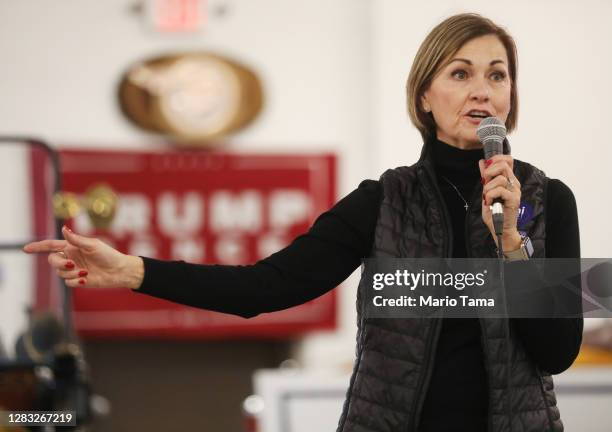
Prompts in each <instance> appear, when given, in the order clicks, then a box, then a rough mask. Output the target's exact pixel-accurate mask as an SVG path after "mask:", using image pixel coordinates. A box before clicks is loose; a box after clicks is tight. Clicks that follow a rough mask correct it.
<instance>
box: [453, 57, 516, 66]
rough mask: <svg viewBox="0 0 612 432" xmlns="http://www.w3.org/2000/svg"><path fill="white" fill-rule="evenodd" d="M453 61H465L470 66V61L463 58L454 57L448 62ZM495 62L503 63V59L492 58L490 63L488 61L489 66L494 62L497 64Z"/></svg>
mask: <svg viewBox="0 0 612 432" xmlns="http://www.w3.org/2000/svg"><path fill="white" fill-rule="evenodd" d="M454 61H461V62H464V63H467V64H469V65H470V66H472V62H471V61H470V60H468V59H464V58H454V59H452V60H451V61H449V62H448V64H451V63H452V62H454ZM497 63H502V64H503V63H504V61H503V60H499V59H497V60H493V61H491V63H489V66H493V65H494V64H497Z"/></svg>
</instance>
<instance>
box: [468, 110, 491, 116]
mask: <svg viewBox="0 0 612 432" xmlns="http://www.w3.org/2000/svg"><path fill="white" fill-rule="evenodd" d="M469 115H476V116H483V117H486V116H488V115H489V114H488V113H486V112H485V111H470V112H469Z"/></svg>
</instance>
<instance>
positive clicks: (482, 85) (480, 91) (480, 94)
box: [470, 79, 489, 102]
mask: <svg viewBox="0 0 612 432" xmlns="http://www.w3.org/2000/svg"><path fill="white" fill-rule="evenodd" d="M472 83H473V84H472V88H471V89H470V100H472V101H477V102H488V101H489V86H488V84H487V82H486V80H484V79H475V80H473V81H472Z"/></svg>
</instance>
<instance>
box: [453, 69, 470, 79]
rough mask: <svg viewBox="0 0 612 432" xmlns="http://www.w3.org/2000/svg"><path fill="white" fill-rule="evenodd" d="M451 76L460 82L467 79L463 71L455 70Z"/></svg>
mask: <svg viewBox="0 0 612 432" xmlns="http://www.w3.org/2000/svg"><path fill="white" fill-rule="evenodd" d="M451 76H453V77H455V78H458V79H460V80H463V79H466V78H467V72H466V71H464V70H463V69H457V70H456V71H454V72H453V73H452V74H451Z"/></svg>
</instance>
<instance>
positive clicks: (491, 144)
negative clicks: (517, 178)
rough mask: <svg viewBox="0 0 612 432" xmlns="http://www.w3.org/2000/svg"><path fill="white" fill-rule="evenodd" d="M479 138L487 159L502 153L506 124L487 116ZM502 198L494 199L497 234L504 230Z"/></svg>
mask: <svg viewBox="0 0 612 432" xmlns="http://www.w3.org/2000/svg"><path fill="white" fill-rule="evenodd" d="M476 134H477V135H478V139H479V140H480V142H481V143H482V146H483V148H484V156H485V159H490V158H492V157H493V156H495V155H498V154H502V153H503V149H504V139H505V138H506V126H505V125H504V123H503V122H502V121H501V120H500V119H498V118H497V117H487V118H485V119H484V120H482V121H481V122H480V124H479V125H478V128H477V129H476ZM502 203H503V200H502V199H501V198H495V199H494V200H493V206H492V207H493V208H492V209H491V212H492V214H493V227H494V229H495V234H497V235H498V236H501V235H502V234H503V232H504V207H503V204H502Z"/></svg>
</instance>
